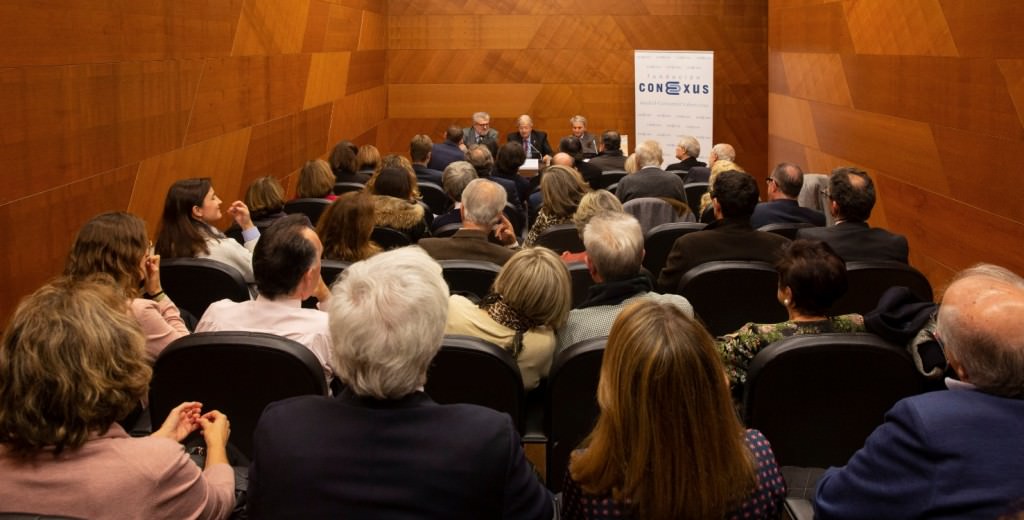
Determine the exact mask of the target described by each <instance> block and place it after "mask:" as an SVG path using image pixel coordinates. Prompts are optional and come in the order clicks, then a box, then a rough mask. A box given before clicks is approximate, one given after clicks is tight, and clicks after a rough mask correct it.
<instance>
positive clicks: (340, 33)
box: [321, 5, 363, 51]
mask: <svg viewBox="0 0 1024 520" xmlns="http://www.w3.org/2000/svg"><path fill="white" fill-rule="evenodd" d="M362 20H363V13H362V11H359V10H358V9H352V8H349V7H343V6H340V5H331V6H330V7H329V8H328V13H327V19H326V25H325V27H324V40H323V42H324V46H323V50H325V51H348V50H355V49H356V48H357V47H358V46H359V30H360V28H361V27H362ZM321 22H323V21H321Z"/></svg>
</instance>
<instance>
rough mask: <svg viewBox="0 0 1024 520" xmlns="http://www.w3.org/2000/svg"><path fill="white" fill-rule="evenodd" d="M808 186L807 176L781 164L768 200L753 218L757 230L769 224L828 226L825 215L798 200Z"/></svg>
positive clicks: (770, 180)
mask: <svg viewBox="0 0 1024 520" xmlns="http://www.w3.org/2000/svg"><path fill="white" fill-rule="evenodd" d="M803 186H804V172H803V170H801V169H800V167H799V166H797V165H795V164H793V163H788V162H784V163H779V165H778V166H776V167H775V170H773V171H772V174H771V175H770V176H769V177H768V200H767V201H766V202H762V203H760V204H758V205H757V207H756V208H754V214H753V216H751V217H750V225H751V226H752V227H753V228H755V229H756V228H759V227H761V226H767V225H768V224H790V223H801V222H803V223H807V224H813V225H815V226H824V225H825V215H824V214H823V213H822V212H820V211H815V210H813V209H811V208H805V207H802V206H800V203H799V202H797V197H799V196H800V189H801V188H803Z"/></svg>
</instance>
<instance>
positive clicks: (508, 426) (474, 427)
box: [437, 403, 515, 441]
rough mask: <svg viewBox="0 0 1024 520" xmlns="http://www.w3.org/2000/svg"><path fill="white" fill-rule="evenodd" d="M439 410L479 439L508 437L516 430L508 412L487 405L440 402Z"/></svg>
mask: <svg viewBox="0 0 1024 520" xmlns="http://www.w3.org/2000/svg"><path fill="white" fill-rule="evenodd" d="M437 410H438V412H439V413H442V414H444V415H445V416H447V418H448V420H450V421H452V423H453V424H457V425H458V428H460V429H462V430H463V431H471V432H473V435H474V437H475V438H477V439H483V438H487V439H489V440H492V441H493V440H498V439H501V438H507V437H508V436H509V435H510V434H511V432H512V431H514V430H515V427H514V426H513V425H512V418H511V417H509V416H508V414H506V413H504V412H499V411H497V410H493V409H491V408H487V407H485V406H479V405H475V404H465V403H453V404H439V405H437Z"/></svg>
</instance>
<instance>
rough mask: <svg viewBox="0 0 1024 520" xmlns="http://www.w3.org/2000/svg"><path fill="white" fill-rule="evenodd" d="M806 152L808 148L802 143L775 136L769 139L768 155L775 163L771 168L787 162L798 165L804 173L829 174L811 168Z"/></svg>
mask: <svg viewBox="0 0 1024 520" xmlns="http://www.w3.org/2000/svg"><path fill="white" fill-rule="evenodd" d="M805 150H806V147H805V146H804V145H802V144H800V143H795V142H793V141H790V140H788V139H783V138H781V137H777V136H774V135H773V136H771V137H770V138H769V139H768V155H769V156H770V157H772V160H773V161H774V162H773V163H772V164H770V165H769V167H770V168H774V167H775V165H776V164H778V163H780V162H783V161H785V162H791V163H794V164H797V165H798V166H800V168H801V169H803V171H804V173H825V174H827V173H828V172H827V171H819V170H815V169H812V168H811V167H810V165H809V164H808V162H807V153H806V152H805ZM769 171H770V170H769Z"/></svg>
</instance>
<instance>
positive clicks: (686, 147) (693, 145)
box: [665, 135, 707, 182]
mask: <svg viewBox="0 0 1024 520" xmlns="http://www.w3.org/2000/svg"><path fill="white" fill-rule="evenodd" d="M699 156H700V141H698V140H697V138H696V137H694V136H692V135H684V136H682V137H680V138H679V142H678V143H676V159H679V162H677V163H674V164H670V165H668V167H667V168H665V170H666V171H673V170H675V171H680V172H688V171H690V169H691V168H693V167H694V166H700V167H704V166H707V163H705V162H703V161H700V160H697V157H699ZM693 182H698V181H693ZM701 182H707V181H701Z"/></svg>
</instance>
